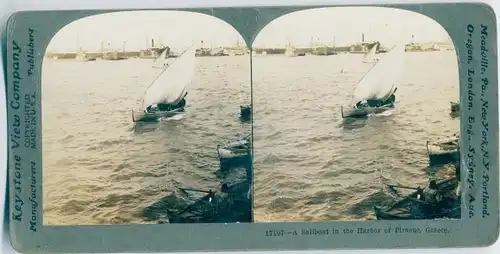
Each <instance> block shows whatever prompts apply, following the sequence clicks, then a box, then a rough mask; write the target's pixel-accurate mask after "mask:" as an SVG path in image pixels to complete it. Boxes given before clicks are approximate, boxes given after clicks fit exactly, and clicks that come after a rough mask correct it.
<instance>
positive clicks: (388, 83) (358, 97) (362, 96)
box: [351, 44, 405, 105]
mask: <svg viewBox="0 0 500 254" xmlns="http://www.w3.org/2000/svg"><path fill="white" fill-rule="evenodd" d="M404 53H405V45H404V44H398V45H396V46H394V47H393V48H392V49H391V50H390V51H389V52H388V53H386V54H385V55H384V57H382V59H380V60H379V62H378V63H376V64H375V65H373V67H372V68H371V69H370V70H369V71H368V73H366V75H365V76H364V77H363V78H362V79H361V80H360V81H359V82H358V84H357V85H356V89H355V90H354V94H353V96H352V101H351V103H352V105H354V104H355V103H357V102H360V101H364V100H387V99H388V98H389V97H390V96H391V95H392V93H394V90H395V89H396V82H398V81H399V78H400V77H401V75H402V72H403V65H404Z"/></svg>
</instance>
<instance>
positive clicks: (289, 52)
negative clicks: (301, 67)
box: [285, 46, 297, 57]
mask: <svg viewBox="0 0 500 254" xmlns="http://www.w3.org/2000/svg"><path fill="white" fill-rule="evenodd" d="M285 55H286V56H288V57H296V56H297V50H296V49H295V48H294V47H292V46H288V47H287V48H286V51H285Z"/></svg>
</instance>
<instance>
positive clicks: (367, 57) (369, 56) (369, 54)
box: [363, 42, 379, 63]
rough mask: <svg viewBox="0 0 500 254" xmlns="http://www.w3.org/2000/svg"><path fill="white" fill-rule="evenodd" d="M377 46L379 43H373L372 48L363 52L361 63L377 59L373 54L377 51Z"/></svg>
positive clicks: (374, 61) (373, 61)
mask: <svg viewBox="0 0 500 254" xmlns="http://www.w3.org/2000/svg"><path fill="white" fill-rule="evenodd" d="M378 47H379V43H378V42H377V43H375V45H373V46H372V48H371V49H370V50H369V51H368V52H367V53H366V54H365V56H364V57H363V63H376V62H378V61H379V59H378V58H377V57H376V56H375V54H376V53H377V48H378Z"/></svg>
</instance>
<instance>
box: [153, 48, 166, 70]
mask: <svg viewBox="0 0 500 254" xmlns="http://www.w3.org/2000/svg"><path fill="white" fill-rule="evenodd" d="M167 52H168V48H165V49H164V50H163V51H162V52H161V54H160V55H159V56H158V57H157V58H156V59H155V60H154V61H153V67H155V68H163V67H166V66H167V65H166V63H167Z"/></svg>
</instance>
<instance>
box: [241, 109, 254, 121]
mask: <svg viewBox="0 0 500 254" xmlns="http://www.w3.org/2000/svg"><path fill="white" fill-rule="evenodd" d="M251 116H252V107H251V106H250V105H245V106H240V118H241V120H243V121H249V120H250V118H251Z"/></svg>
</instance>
